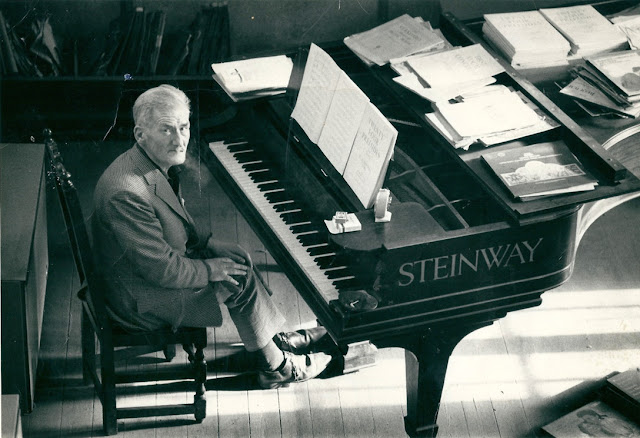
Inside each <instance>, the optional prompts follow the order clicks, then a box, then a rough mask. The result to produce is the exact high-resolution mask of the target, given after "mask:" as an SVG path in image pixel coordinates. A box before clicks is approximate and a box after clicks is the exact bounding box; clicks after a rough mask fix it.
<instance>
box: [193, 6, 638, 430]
mask: <svg viewBox="0 0 640 438" xmlns="http://www.w3.org/2000/svg"><path fill="white" fill-rule="evenodd" d="M440 24H441V29H442V30H443V32H444V33H445V35H446V37H447V38H448V39H449V40H450V41H451V42H452V43H454V44H460V45H467V44H471V43H474V42H481V41H480V37H479V36H478V33H477V32H475V33H474V32H473V31H472V30H470V28H469V27H468V26H466V24H465V23H461V22H459V21H458V20H456V18H455V17H453V16H451V15H447V14H445V15H443V17H442V20H441V23H440ZM487 48H488V47H487ZM307 49H308V48H301V49H299V50H298V51H297V52H295V53H291V56H292V57H293V58H294V59H295V65H296V68H295V69H294V73H293V75H292V79H291V82H290V87H289V90H288V91H287V93H286V94H285V95H282V96H279V97H276V98H270V99H261V100H256V101H252V102H249V103H246V102H245V103H242V104H238V105H237V106H236V110H237V115H236V116H235V117H234V118H233V119H232V120H230V121H229V122H228V123H226V124H225V125H224V126H220V127H218V128H216V129H215V130H214V131H213V132H209V133H205V134H206V135H205V139H206V141H205V142H203V144H202V148H203V151H202V152H203V156H204V157H205V160H206V163H207V165H208V167H209V168H210V170H211V172H212V174H213V175H214V176H215V177H216V178H217V179H218V181H219V182H220V183H221V185H222V186H223V187H224V188H225V189H226V190H228V193H229V195H230V197H231V199H233V201H234V202H235V203H236V205H237V207H238V209H239V210H240V211H241V212H242V214H243V215H244V216H245V218H246V219H247V221H248V222H249V223H250V225H251V226H252V227H253V229H254V230H255V231H256V233H257V234H258V236H260V238H261V239H262V240H263V243H264V244H265V246H266V247H267V248H268V250H269V251H270V253H271V254H272V255H273V257H274V259H275V260H276V262H277V263H278V264H279V265H280V267H281V268H282V269H283V271H284V272H285V273H286V274H287V276H288V277H289V279H290V280H291V282H292V284H293V285H294V286H295V287H296V288H297V290H298V292H299V293H300V294H301V295H302V297H303V298H304V299H305V301H306V302H307V304H308V305H309V307H310V308H311V309H312V311H313V312H314V313H315V315H316V316H317V319H318V321H319V322H320V323H321V324H322V325H324V326H325V327H326V328H327V330H328V331H329V333H330V335H331V337H332V338H333V340H334V341H335V343H336V344H337V345H338V346H339V347H340V348H341V349H342V350H343V352H347V350H348V349H349V346H350V345H353V344H354V343H359V342H361V341H370V342H371V343H373V344H374V345H376V346H377V347H378V348H384V347H401V348H403V349H404V350H405V352H406V353H405V356H406V361H405V362H406V382H407V383H406V384H407V388H406V391H407V416H406V417H405V429H406V432H407V433H408V434H409V435H410V436H435V435H436V434H437V430H438V426H437V423H436V420H437V415H438V408H439V403H440V399H441V395H442V389H443V384H444V380H445V373H446V370H447V364H448V360H449V357H450V355H451V353H452V351H453V349H454V348H455V346H456V345H457V344H458V342H459V341H460V340H462V338H464V337H465V336H466V335H468V334H469V333H471V332H473V331H475V330H477V329H479V328H481V327H484V326H487V325H490V324H492V323H493V322H494V321H496V320H497V319H499V318H502V317H504V316H505V315H506V314H507V313H508V312H512V311H517V310H520V309H525V308H530V307H533V306H537V305H539V304H540V303H541V302H542V298H541V296H542V294H543V293H544V292H545V291H547V290H549V289H552V288H554V287H557V286H559V285H561V284H562V283H564V282H566V281H567V280H568V279H569V278H570V276H571V272H572V269H573V264H574V259H575V253H576V249H577V247H578V243H579V239H580V237H581V236H582V234H583V233H584V231H585V230H586V228H587V227H588V225H589V224H590V223H592V222H593V221H594V220H595V219H596V218H597V217H598V216H599V215H600V214H602V213H603V212H604V211H606V210H607V209H609V208H612V207H613V206H615V205H617V204H619V203H621V202H624V201H625V200H627V199H630V198H632V197H635V196H636V195H638V194H639V193H640V192H639V191H640V181H639V180H638V178H637V177H636V176H635V175H634V174H633V173H632V172H630V171H629V170H628V169H627V168H626V167H625V166H624V165H623V164H622V163H621V162H620V161H619V160H617V159H616V158H615V157H614V154H613V151H614V150H618V149H616V147H615V146H617V145H622V146H621V147H623V150H625V151H628V150H629V147H626V148H625V146H624V145H625V144H626V145H629V144H633V143H634V142H635V141H637V138H634V135H635V134H636V133H637V131H638V129H637V127H636V125H635V124H629V126H625V127H624V128H626V130H624V131H622V130H621V127H620V126H617V125H616V126H612V127H610V128H607V129H605V130H604V131H606V134H607V135H608V136H611V135H613V134H616V136H614V138H613V139H612V140H610V141H608V142H607V141H606V139H602V136H603V135H604V134H602V132H600V134H599V135H600V138H598V136H596V135H594V133H593V132H591V131H589V130H588V129H585V128H584V126H583V125H581V124H578V123H577V122H576V121H575V120H574V119H573V118H571V117H570V116H569V115H567V114H566V113H565V112H564V111H563V110H562V109H561V108H560V107H558V105H557V104H556V103H555V101H552V100H551V99H549V97H548V96H547V95H545V94H543V93H542V92H541V91H540V89H539V88H538V87H536V86H534V85H533V84H532V83H531V82H529V81H528V80H527V79H525V78H523V77H522V76H521V75H519V74H518V73H517V72H515V71H513V70H512V69H511V68H510V67H509V66H508V64H507V63H505V62H504V61H500V62H502V63H503V64H504V65H505V68H506V72H505V73H502V74H500V75H499V77H498V79H499V83H503V84H506V85H509V86H512V87H514V88H516V89H518V90H520V91H522V92H523V93H524V94H525V95H526V96H528V97H529V98H530V99H532V100H533V101H534V102H535V103H536V104H537V105H538V106H539V107H540V108H541V109H543V110H544V111H545V112H546V113H547V115H548V116H549V117H551V118H553V119H555V120H556V121H558V122H559V124H560V126H559V127H558V128H556V129H555V130H553V131H552V132H550V133H545V134H544V135H538V136H534V137H528V138H524V139H520V140H518V141H516V142H511V143H509V144H507V145H500V146H495V147H494V149H496V150H497V149H499V148H505V147H511V146H513V145H514V144H516V143H520V144H523V145H526V144H533V143H538V142H541V141H548V140H554V139H563V140H564V141H565V142H566V144H567V145H568V146H569V147H570V149H571V150H572V152H574V154H575V155H576V156H578V157H579V159H580V160H581V162H582V163H583V165H585V167H587V169H588V171H589V172H590V173H592V174H593V175H595V176H596V177H597V179H598V182H599V185H598V186H597V188H596V189H595V190H593V191H590V192H583V193H575V194H568V195H562V196H555V197H548V198H542V199H537V200H532V201H527V202H520V201H514V200H513V199H511V197H510V196H509V194H508V193H507V192H506V190H505V189H504V188H503V187H502V186H501V185H500V182H499V181H498V180H497V177H496V176H495V175H494V174H492V173H490V171H489V170H488V169H487V168H486V167H485V165H484V164H483V163H482V162H481V161H480V153H481V152H482V151H483V150H484V149H483V148H481V147H478V146H472V147H471V148H470V149H469V150H468V151H462V150H456V149H454V148H452V147H451V146H450V145H449V144H448V143H447V142H446V141H445V140H444V139H443V138H441V136H440V135H439V134H438V133H437V132H435V131H434V130H433V129H432V128H431V127H430V126H429V125H428V124H427V123H426V122H425V120H424V117H423V114H424V113H426V112H429V111H431V108H430V105H429V104H428V102H426V101H424V100H422V99H420V98H418V97H416V96H415V95H413V94H412V93H410V92H407V91H405V90H403V89H401V88H399V87H398V86H396V84H395V83H394V82H393V81H392V80H391V77H392V76H393V74H392V72H391V71H390V69H389V68H388V67H383V68H378V67H374V68H369V67H366V66H365V65H364V64H363V63H362V62H361V61H360V60H359V59H358V58H357V57H356V56H354V55H353V53H352V52H351V51H350V50H349V49H347V48H346V47H345V46H344V45H342V44H341V43H340V44H330V45H325V46H324V49H325V50H326V51H327V52H328V53H329V54H330V55H331V56H332V57H333V59H334V60H335V61H336V62H337V63H338V65H339V66H340V67H341V68H342V69H343V70H344V71H345V72H346V73H347V74H348V75H349V76H350V77H351V79H353V80H354V81H355V82H356V84H358V86H359V87H360V88H361V89H362V90H363V91H364V92H365V93H366V94H367V96H368V97H369V98H370V100H371V102H372V103H373V104H375V105H376V106H377V107H378V108H379V109H380V110H381V112H382V113H383V114H384V115H385V116H386V117H387V118H388V119H389V120H390V121H391V122H392V124H393V125H394V126H395V127H396V129H397V130H398V139H397V143H396V146H395V152H394V157H393V160H392V162H391V163H390V166H389V169H388V171H387V175H386V178H385V181H384V184H383V187H386V188H388V189H390V191H391V194H392V202H391V205H390V211H391V212H392V219H391V221H390V222H388V223H379V222H375V221H374V213H373V211H372V210H365V209H364V208H363V205H362V203H360V201H359V200H358V198H357V197H356V196H355V194H354V193H353V191H352V190H351V189H350V188H349V187H348V185H347V184H346V183H345V181H344V179H343V178H342V176H341V175H340V174H339V173H337V172H336V170H335V169H333V167H332V166H331V164H330V163H329V161H328V160H327V159H326V157H325V156H324V155H323V154H322V152H321V151H320V150H319V149H318V147H317V146H316V145H315V144H313V143H312V142H310V141H309V139H308V138H307V137H306V135H305V133H304V131H303V130H302V129H301V128H300V126H298V124H297V122H296V121H295V120H293V119H292V118H291V117H290V116H291V112H292V109H293V106H294V104H295V99H296V96H297V91H298V90H299V86H300V81H301V75H302V71H303V69H304V62H305V57H306V53H307ZM488 49H489V50H490V48H488ZM496 56H497V55H496ZM603 145H604V146H605V147H603ZM623 155H624V154H623ZM627 155H628V154H627ZM585 205H587V206H588V207H585ZM336 211H349V212H357V216H358V218H359V220H360V222H361V224H362V230H361V231H359V232H355V233H347V234H338V235H331V234H330V233H329V232H328V231H327V228H326V226H325V224H324V222H323V220H326V219H330V218H331V217H332V216H333V215H334V214H335V213H336ZM363 304H366V305H363ZM372 304H375V308H372V307H374V306H373V305H372Z"/></svg>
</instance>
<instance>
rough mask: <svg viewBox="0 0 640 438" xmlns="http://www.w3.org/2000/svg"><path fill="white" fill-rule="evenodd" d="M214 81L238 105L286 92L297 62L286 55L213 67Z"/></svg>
mask: <svg viewBox="0 0 640 438" xmlns="http://www.w3.org/2000/svg"><path fill="white" fill-rule="evenodd" d="M211 68H212V69H213V71H214V75H213V79H214V80H215V81H216V82H217V83H218V84H220V86H221V87H222V89H223V90H224V91H225V92H226V93H227V94H228V95H229V97H231V99H233V101H234V102H238V101H241V100H247V99H253V98H256V97H260V96H272V95H275V94H280V93H283V92H285V91H286V89H287V85H288V84H289V78H290V77H291V72H292V70H293V62H292V61H291V59H290V58H288V57H287V56H285V55H279V56H269V57H265V58H253V59H245V60H241V61H232V62H223V63H219V64H211Z"/></svg>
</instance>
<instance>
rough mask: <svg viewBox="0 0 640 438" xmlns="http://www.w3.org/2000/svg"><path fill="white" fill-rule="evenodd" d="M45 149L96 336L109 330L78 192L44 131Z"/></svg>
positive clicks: (81, 296)
mask: <svg viewBox="0 0 640 438" xmlns="http://www.w3.org/2000/svg"><path fill="white" fill-rule="evenodd" d="M44 136H45V142H44V143H45V149H46V151H47V155H48V158H49V163H50V169H49V174H50V175H51V176H52V177H53V179H54V181H55V186H56V193H57V195H58V200H59V201H60V208H61V210H62V216H63V218H64V223H65V227H66V229H67V235H68V238H69V245H70V247H71V252H72V254H73V260H74V262H75V266H76V270H77V273H78V278H79V279H80V285H81V286H80V287H81V289H80V290H79V291H78V297H79V298H80V299H81V300H82V301H83V306H84V307H85V310H86V311H87V312H88V314H89V317H90V319H91V324H92V325H93V326H94V330H95V332H96V334H98V336H102V335H103V334H104V333H105V332H108V331H109V330H107V329H110V322H109V319H108V316H107V311H106V304H105V300H104V292H103V283H102V281H101V280H100V275H99V272H98V271H97V270H96V265H95V263H94V259H93V251H92V249H91V241H90V238H89V233H88V230H87V225H86V221H85V218H84V214H83V213H82V205H81V203H80V198H79V196H78V190H77V188H76V186H75V185H74V183H73V181H72V180H71V174H70V173H69V172H68V171H67V169H66V168H65V166H64V163H63V160H62V155H61V154H60V150H59V149H58V145H57V144H56V142H55V141H54V140H53V138H52V135H51V131H50V130H48V129H45V132H44Z"/></svg>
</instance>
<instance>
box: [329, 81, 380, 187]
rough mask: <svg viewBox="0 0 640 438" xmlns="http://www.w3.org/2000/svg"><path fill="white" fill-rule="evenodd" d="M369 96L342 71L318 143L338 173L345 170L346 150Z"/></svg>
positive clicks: (350, 144) (347, 154)
mask: <svg viewBox="0 0 640 438" xmlns="http://www.w3.org/2000/svg"><path fill="white" fill-rule="evenodd" d="M368 102H369V98H368V97H367V95H366V94H364V93H363V92H362V90H360V88H358V86H357V85H356V84H355V83H354V82H353V81H352V80H351V79H350V78H349V76H347V74H346V73H345V72H341V74H340V79H339V80H338V85H337V86H336V91H335V93H334V95H333V100H332V101H331V105H330V107H329V113H328V114H327V119H326V121H325V124H324V128H323V129H322V133H321V134H320V139H319V140H318V147H319V148H320V150H322V152H323V153H324V155H325V156H326V157H327V158H328V159H329V161H330V162H331V164H333V167H335V168H336V170H337V171H338V172H340V174H342V173H343V172H344V169H345V166H346V165H347V159H348V158H349V152H350V151H351V147H352V146H353V141H354V140H355V138H356V133H357V132H358V127H359V126H360V121H361V120H362V115H363V114H364V111H365V108H366V105H367V103H368Z"/></svg>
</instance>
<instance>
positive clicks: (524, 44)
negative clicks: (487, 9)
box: [482, 11, 571, 69]
mask: <svg viewBox="0 0 640 438" xmlns="http://www.w3.org/2000/svg"><path fill="white" fill-rule="evenodd" d="M484 19H485V22H484V24H483V25H482V32H483V34H484V36H485V37H486V38H487V39H488V40H489V41H490V42H491V43H492V44H493V45H494V46H495V47H496V48H497V49H498V50H499V51H500V52H502V53H503V54H504V55H505V57H506V58H507V59H508V60H509V61H510V62H511V65H512V66H513V67H515V68H523V69H524V68H538V67H550V66H556V65H566V64H568V61H567V55H568V54H569V51H570V50H571V46H570V44H569V41H567V39H566V38H565V37H563V36H562V34H560V32H558V31H557V30H556V29H555V28H554V27H553V26H552V25H551V24H550V23H549V22H548V21H547V20H546V19H545V18H544V16H543V15H542V14H541V13H540V12H539V11H525V12H510V13H503V14H485V16H484Z"/></svg>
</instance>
